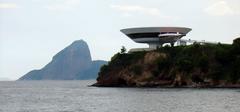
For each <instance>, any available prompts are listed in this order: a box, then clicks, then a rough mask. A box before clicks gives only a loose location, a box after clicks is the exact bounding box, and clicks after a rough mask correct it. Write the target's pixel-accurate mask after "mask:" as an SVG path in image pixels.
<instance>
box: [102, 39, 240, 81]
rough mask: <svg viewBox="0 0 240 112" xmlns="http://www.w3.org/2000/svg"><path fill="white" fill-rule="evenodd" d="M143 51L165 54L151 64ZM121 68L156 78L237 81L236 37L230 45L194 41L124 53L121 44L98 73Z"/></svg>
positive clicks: (238, 47) (239, 75)
mask: <svg viewBox="0 0 240 112" xmlns="http://www.w3.org/2000/svg"><path fill="white" fill-rule="evenodd" d="M147 53H155V54H156V53H157V54H165V56H166V57H165V58H163V57H161V56H160V57H156V60H155V61H154V62H153V63H151V64H149V63H147V64H146V63H145V62H144V60H145V59H146V54H147ZM123 69H125V70H128V71H129V73H133V75H137V76H141V75H142V73H143V71H144V72H147V73H150V74H151V75H152V76H153V77H155V78H156V80H158V79H161V80H163V79H168V80H174V79H176V77H177V75H179V74H181V75H184V77H185V78H186V79H190V80H191V81H193V82H195V83H200V82H203V81H204V80H211V81H213V82H219V81H224V82H227V83H231V84H235V83H240V38H237V39H235V40H234V42H233V44H232V45H227V44H221V43H219V44H204V45H200V44H197V43H194V44H193V45H188V46H176V47H169V46H165V47H161V48H158V49H157V50H155V51H149V52H134V53H126V48H125V47H122V49H121V52H120V53H117V54H115V55H114V56H113V57H112V59H111V61H110V62H109V63H108V65H104V66H102V68H101V71H100V73H99V74H100V75H104V74H108V72H109V71H111V70H112V71H113V70H116V71H121V70H123ZM116 73H117V72H116Z"/></svg>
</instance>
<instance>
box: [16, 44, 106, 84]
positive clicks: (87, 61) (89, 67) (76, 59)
mask: <svg viewBox="0 0 240 112" xmlns="http://www.w3.org/2000/svg"><path fill="white" fill-rule="evenodd" d="M103 64H106V61H101V60H96V61H92V58H91V54H90V51H89V48H88V45H87V43H86V42H85V41H83V40H77V41H74V42H73V43H72V44H71V45H69V46H68V47H66V48H65V49H63V50H62V51H60V52H59V53H57V54H56V55H55V56H54V57H53V58H52V61H51V62H50V63H48V64H47V65H46V66H45V67H43V68H42V69H40V70H33V71H30V72H29V73H27V74H26V75H24V76H23V77H21V78H20V79H19V80H81V79H94V78H96V77H97V73H98V71H99V68H100V66H101V65H103Z"/></svg>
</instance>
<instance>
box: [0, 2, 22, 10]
mask: <svg viewBox="0 0 240 112" xmlns="http://www.w3.org/2000/svg"><path fill="white" fill-rule="evenodd" d="M15 8H18V6H17V4H15V3H0V9H15Z"/></svg>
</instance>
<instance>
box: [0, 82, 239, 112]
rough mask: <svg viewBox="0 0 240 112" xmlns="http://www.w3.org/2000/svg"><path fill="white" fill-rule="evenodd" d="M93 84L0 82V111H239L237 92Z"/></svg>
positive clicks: (236, 90) (232, 90) (235, 90)
mask: <svg viewBox="0 0 240 112" xmlns="http://www.w3.org/2000/svg"><path fill="white" fill-rule="evenodd" d="M94 82H95V81H94V80H90V81H15V82H14V81H13V82H0V112H240V89H166V88H165V89H163V88H162V89H161V88H98V87H88V85H91V84H93V83H94Z"/></svg>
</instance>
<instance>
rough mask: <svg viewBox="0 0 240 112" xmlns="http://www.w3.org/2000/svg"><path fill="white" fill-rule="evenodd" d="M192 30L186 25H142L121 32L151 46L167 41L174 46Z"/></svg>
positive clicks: (158, 45)
mask: <svg viewBox="0 0 240 112" xmlns="http://www.w3.org/2000/svg"><path fill="white" fill-rule="evenodd" d="M191 30H192V29H191V28H185V27H141V28H127V29H122V30H121V32H123V33H124V34H125V35H127V36H128V37H130V38H131V39H132V40H133V41H135V42H137V43H147V44H149V47H150V48H157V47H160V46H162V45H163V44H165V43H170V44H171V45H172V46H173V45H174V43H175V42H176V41H177V40H179V39H180V38H182V37H183V36H186V34H187V33H188V32H190V31H191Z"/></svg>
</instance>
